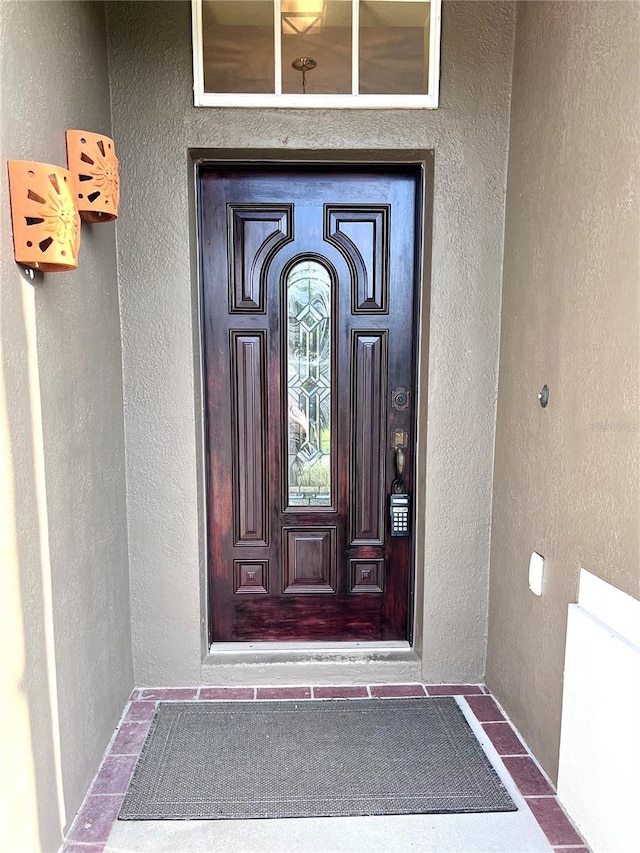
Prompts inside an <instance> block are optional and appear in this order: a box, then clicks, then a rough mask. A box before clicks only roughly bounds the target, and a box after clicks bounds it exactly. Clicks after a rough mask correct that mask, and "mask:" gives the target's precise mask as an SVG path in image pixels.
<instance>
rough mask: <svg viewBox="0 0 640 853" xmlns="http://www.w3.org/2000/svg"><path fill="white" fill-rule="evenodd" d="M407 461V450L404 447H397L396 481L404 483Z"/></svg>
mask: <svg viewBox="0 0 640 853" xmlns="http://www.w3.org/2000/svg"><path fill="white" fill-rule="evenodd" d="M405 459H406V448H404V447H402V445H398V446H397V447H396V479H397V480H399V481H400V482H402V481H403V480H404V463H405Z"/></svg>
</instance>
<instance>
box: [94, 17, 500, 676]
mask: <svg viewBox="0 0 640 853" xmlns="http://www.w3.org/2000/svg"><path fill="white" fill-rule="evenodd" d="M514 14H515V12H514V7H513V6H512V5H511V4H509V3H491V2H483V3H476V2H470V3H465V2H463V3H456V2H447V3H445V5H444V10H443V39H442V86H441V101H440V103H441V106H440V108H439V109H438V110H436V111H432V112H429V111H422V110H405V111H377V112H372V111H367V110H356V111H323V110H309V111H301V110H298V111H296V110H243V109H227V110H221V109H202V108H201V109H196V108H194V107H193V93H192V65H191V62H192V59H191V23H190V7H189V4H187V3H184V2H182V3H165V4H161V3H146V2H140V3H129V2H125V3H108V4H107V21H108V30H109V51H110V70H111V82H112V104H113V118H114V132H115V135H116V138H117V139H118V145H119V151H120V156H121V166H122V174H123V182H124V187H125V191H127V189H128V195H127V198H126V200H125V204H124V205H123V209H122V216H121V219H120V221H119V227H118V258H119V281H120V294H121V313H122V336H123V337H122V341H123V363H124V394H125V429H126V436H127V489H128V508H129V537H130V538H129V546H130V570H131V590H132V598H131V607H132V628H133V643H134V660H135V673H136V682H137V683H139V684H151V685H160V684H193V683H199V682H200V681H201V679H202V678H203V670H202V655H203V646H202V638H203V636H204V633H203V629H204V612H203V608H202V595H201V593H202V589H203V583H202V574H201V572H202V567H203V562H204V560H203V549H202V543H203V539H202V517H203V516H202V512H203V504H202V500H201V494H200V493H199V489H198V479H199V473H200V470H201V469H200V465H201V460H200V457H199V453H198V449H199V445H198V435H199V433H200V430H201V422H202V421H201V418H202V414H201V409H200V402H199V398H198V395H197V376H198V372H197V364H198V358H199V351H198V335H199V331H198V324H197V319H196V315H195V305H196V304H197V292H196V289H195V286H194V278H193V269H194V260H195V258H196V254H197V253H196V247H195V246H194V245H193V241H192V232H191V230H190V220H191V219H192V217H193V199H192V198H191V197H190V188H191V187H190V181H191V178H190V172H189V156H188V152H189V149H190V148H197V149H204V150H207V151H209V152H210V154H211V156H215V153H216V150H217V149H221V148H222V149H227V150H229V149H232V150H236V151H238V154H239V156H242V151H243V149H244V150H248V149H258V150H263V151H272V152H277V151H283V152H284V156H286V154H287V152H289V151H292V152H293V151H300V150H310V149H311V150H312V149H323V150H325V151H326V150H340V149H345V150H349V149H373V150H375V149H394V148H401V149H415V150H429V149H431V150H433V151H434V152H435V186H434V225H433V281H432V289H431V315H430V341H429V352H428V354H427V353H426V352H425V354H424V362H423V363H424V365H425V366H426V364H427V355H428V361H429V366H428V371H429V372H428V380H429V381H428V387H427V383H426V382H425V383H424V384H423V387H422V389H421V390H422V393H423V395H424V396H425V399H426V397H427V395H428V402H429V414H428V419H427V421H426V429H425V431H424V432H423V433H422V435H421V437H420V439H421V442H422V443H423V445H424V443H425V442H426V445H427V453H426V459H427V465H426V468H424V467H423V469H422V470H421V471H419V477H420V480H421V482H422V483H423V484H424V483H426V496H427V497H426V502H425V506H426V512H425V513H424V514H423V516H422V519H424V516H425V515H426V549H425V553H424V555H423V559H422V560H421V562H420V564H419V566H418V571H419V577H420V583H422V582H423V583H424V586H423V587H419V591H420V593H421V594H422V593H423V596H424V600H423V603H424V613H425V627H424V633H423V634H422V636H421V637H420V642H419V651H420V653H421V654H422V655H423V675H424V677H425V678H427V679H429V680H433V681H443V680H449V681H457V680H465V681H474V680H479V679H481V678H482V676H483V673H484V660H485V645H486V613H487V590H488V558H489V523H490V510H491V472H492V465H493V441H494V428H495V405H496V386H497V359H498V337H499V307H500V288H501V268H502V239H503V223H504V219H503V213H504V186H505V177H506V157H507V140H508V120H509V97H510V82H511V65H512V51H513V25H514ZM427 296H428V294H427ZM426 304H427V305H428V301H427V302H426ZM424 375H425V377H426V367H425V374H424ZM422 519H421V523H424V522H423V520H422Z"/></svg>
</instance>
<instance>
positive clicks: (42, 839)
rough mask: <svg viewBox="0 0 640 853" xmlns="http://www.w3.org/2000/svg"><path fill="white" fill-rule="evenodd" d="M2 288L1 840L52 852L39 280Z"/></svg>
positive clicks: (52, 717)
mask: <svg viewBox="0 0 640 853" xmlns="http://www.w3.org/2000/svg"><path fill="white" fill-rule="evenodd" d="M6 278H8V279H9V280H8V281H5V282H3V286H2V288H1V290H0V353H1V362H0V530H1V531H2V572H1V575H0V577H1V578H2V580H1V582H0V584H1V587H0V602H1V604H0V609H1V613H2V615H1V617H0V641H1V643H2V649H3V656H2V657H3V662H2V695H1V696H0V707H1V708H2V718H3V726H2V737H3V740H4V741H5V743H4V745H3V750H2V753H3V764H4V765H5V768H9V769H10V772H7V771H6V770H5V773H4V774H3V777H4V778H3V779H2V783H1V785H2V788H3V789H4V790H2V792H1V794H0V795H1V796H2V799H3V802H4V803H5V804H6V806H7V810H6V813H7V814H10V815H11V820H10V821H4V825H3V826H2V830H1V836H2V838H1V840H0V848H2V849H4V850H30V851H31V850H33V851H35V850H43V851H48V850H55V849H57V847H58V846H59V844H60V842H61V826H62V824H63V822H64V817H63V814H61V812H62V810H63V803H62V797H61V776H60V764H59V748H58V742H59V728H58V720H57V697H56V684H55V668H54V649H53V634H52V613H51V604H50V602H51V583H50V573H49V568H50V567H49V560H48V530H47V515H46V495H45V480H44V467H43V459H42V432H41V419H40V403H39V395H40V391H39V381H38V372H37V352H36V339H35V311H34V301H35V290H34V288H35V286H37V285H34V284H33V283H31V282H30V281H28V279H27V276H26V273H25V274H24V278H22V276H21V273H20V272H19V270H18V268H14V271H13V272H12V274H11V275H10V276H6ZM21 278H22V280H21Z"/></svg>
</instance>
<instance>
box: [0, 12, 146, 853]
mask: <svg viewBox="0 0 640 853" xmlns="http://www.w3.org/2000/svg"><path fill="white" fill-rule="evenodd" d="M0 55H1V56H2V68H1V73H0V81H1V85H2V90H1V98H2V100H1V107H2V127H1V131H0V145H1V155H0V163H1V166H2V172H1V174H0V196H1V200H2V201H1V204H0V210H1V212H2V216H1V217H0V244H1V248H0V274H1V282H0V322H1V336H0V355H1V361H0V535H1V543H2V545H1V547H2V550H1V560H0V562H1V571H0V644H1V647H2V650H3V651H2V664H1V666H0V679H1V681H0V691H1V695H0V716H1V717H2V724H1V729H2V734H1V737H2V744H1V750H0V752H1V755H2V761H1V764H2V773H0V778H1V782H0V799H1V800H2V804H3V815H5V816H6V817H5V819H4V820H3V821H2V825H1V827H0V849H2V850H7V851H20V853H21V851H25V852H26V851H28V853H32V851H38V850H46V851H52V850H55V849H57V847H58V845H59V843H60V840H61V830H62V827H63V826H64V825H65V823H68V822H69V821H70V820H71V819H72V818H73V816H74V814H75V811H76V809H77V807H78V805H79V803H80V801H81V799H82V797H83V796H84V793H85V791H86V789H87V786H88V784H89V782H90V781H91V779H92V777H93V775H94V773H95V772H96V770H97V767H98V763H99V760H100V757H101V755H102V752H103V751H104V749H105V747H106V744H107V742H108V740H109V737H110V735H111V733H112V732H113V729H114V726H115V724H116V722H117V720H118V718H119V716H120V714H121V712H122V708H123V705H124V702H125V700H126V697H127V694H128V692H129V690H130V689H131V685H132V681H133V673H132V662H131V642H130V621H129V590H128V571H127V535H126V512H125V485H124V446H123V441H124V437H123V415H122V377H121V354H120V330H119V311H118V291H117V283H116V259H115V229H114V226H113V224H103V225H96V226H92V227H87V226H84V227H83V234H82V246H81V252H80V268H79V270H78V271H77V272H69V273H59V274H38V275H36V277H35V279H34V280H33V282H32V281H30V280H29V279H28V278H27V277H26V276H25V275H24V273H23V272H22V270H21V268H20V267H18V266H17V265H16V264H15V263H14V262H13V260H12V258H13V245H12V237H11V219H10V215H9V199H8V187H7V179H6V166H5V162H6V160H7V159H27V160H31V159H32V160H39V161H43V162H47V163H57V164H61V165H65V163H66V151H65V137H64V133H65V130H66V129H67V128H86V129H89V130H96V131H99V132H109V131H110V129H111V119H110V110H109V85H108V78H107V54H106V43H105V19H104V7H103V5H102V4H100V3H93V2H87V3H65V2H51V3H48V2H39V3H30V2H15V3H12V2H2V3H0Z"/></svg>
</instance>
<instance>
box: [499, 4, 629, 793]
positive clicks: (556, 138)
mask: <svg viewBox="0 0 640 853" xmlns="http://www.w3.org/2000/svg"><path fill="white" fill-rule="evenodd" d="M507 186H508V191H507V213H506V235H505V261H504V285H503V301H502V339H501V351H500V382H499V394H498V423H497V436H496V454H495V479H494V502H493V527H492V543H491V589H490V609H489V643H488V660H487V683H488V684H489V686H490V687H491V688H492V689H493V690H494V691H495V692H496V694H497V695H498V697H499V698H500V699H501V700H502V701H503V703H504V705H505V707H506V709H507V711H508V712H509V713H510V714H511V716H512V718H513V720H514V721H515V723H516V724H517V726H518V727H519V728H520V730H521V731H522V733H523V735H524V736H525V737H526V738H527V739H528V741H529V743H530V745H531V746H532V748H533V749H534V750H535V752H536V755H537V756H538V757H539V758H540V760H541V761H542V763H543V765H544V767H545V769H546V770H547V771H548V772H549V773H550V775H551V776H552V777H555V775H556V772H557V760H558V744H559V728H560V712H561V694H562V670H563V660H564V645H565V632H566V615H567V605H568V603H569V602H572V601H575V600H576V592H577V581H578V571H579V568H580V567H581V566H583V567H584V568H586V569H589V570H590V571H592V572H594V573H596V574H597V575H599V576H600V577H602V578H604V579H606V580H607V581H609V582H611V583H612V584H615V585H616V586H618V587H620V588H621V589H623V590H625V591H626V592H628V593H630V594H631V595H634V596H636V597H640V548H639V538H640V489H639V479H640V475H639V472H640V408H639V404H640V395H639V387H640V196H639V195H638V187H639V186H640V4H638V3H635V2H632V3H623V2H612V3H607V2H598V3H582V2H579V3H578V2H577V3H569V2H560V3H552V2H545V3H538V2H534V3H523V4H518V19H517V34H516V49H515V63H514V71H513V96H512V114H511V138H510V151H509V172H508V185H507ZM544 383H547V384H548V385H549V388H550V389H551V397H550V403H549V406H548V408H547V409H544V410H543V409H542V408H541V407H540V405H539V403H538V401H537V394H538V391H539V390H540V388H541V387H542V385H543V384H544ZM533 550H537V551H539V552H540V553H542V554H543V555H544V556H545V558H546V583H545V588H544V594H543V596H542V597H541V598H537V597H535V596H534V595H532V594H531V593H530V592H529V591H528V588H527V569H528V560H529V555H530V553H531V551H533Z"/></svg>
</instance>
